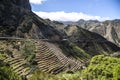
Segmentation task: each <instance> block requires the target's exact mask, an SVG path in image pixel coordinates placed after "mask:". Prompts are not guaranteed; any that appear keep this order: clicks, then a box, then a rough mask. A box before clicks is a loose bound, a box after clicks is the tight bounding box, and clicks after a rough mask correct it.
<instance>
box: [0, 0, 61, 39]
mask: <svg viewBox="0 0 120 80" xmlns="http://www.w3.org/2000/svg"><path fill="white" fill-rule="evenodd" d="M0 36H15V37H23V38H37V39H39V38H47V39H51V38H52V39H53V38H55V37H57V38H62V36H61V34H60V32H58V31H57V30H56V29H55V28H53V27H52V26H50V25H49V24H48V23H47V22H46V21H45V20H44V19H42V18H40V17H38V16H37V15H36V14H34V13H33V12H32V11H31V6H30V3H29V1H28V0H19V1H17V0H1V1H0Z"/></svg>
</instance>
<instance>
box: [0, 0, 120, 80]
mask: <svg viewBox="0 0 120 80" xmlns="http://www.w3.org/2000/svg"><path fill="white" fill-rule="evenodd" d="M81 22H83V27H84V23H85V21H81ZM89 22H90V23H91V22H93V23H96V24H97V23H99V22H98V21H89ZM106 25H107V24H106ZM119 51H120V48H119V47H118V46H116V45H115V44H113V43H111V42H109V41H108V40H106V39H105V38H103V37H102V36H101V35H99V34H97V33H94V32H91V31H88V30H86V29H83V28H81V27H79V26H77V25H64V24H63V23H61V22H58V21H51V20H49V19H42V18H40V17H38V16H37V15H36V14H34V13H33V12H32V11H31V6H30V3H29V0H0V74H1V75H0V80H10V79H12V80H38V79H40V80H44V79H41V78H42V77H43V78H45V79H46V78H48V77H49V76H47V75H46V74H44V73H43V72H46V73H51V74H58V73H60V74H62V72H65V73H71V74H73V73H74V72H76V71H81V70H83V69H84V68H86V67H87V66H88V64H89V62H90V59H91V58H92V57H93V56H95V55H100V54H103V55H107V56H114V57H119V54H120V53H119ZM2 73H4V74H2ZM42 73H43V74H42ZM9 74H10V75H9ZM6 75H7V77H6ZM58 75H59V74H58ZM15 76H16V77H15ZM45 76H46V77H45ZM31 77H33V79H30V78H31ZM38 77H39V78H38ZM6 78H7V79H6ZM19 78H20V79H19ZM36 78H37V79H36ZM51 79H52V78H51ZM46 80H49V79H46ZM54 80H58V79H54ZM62 80H63V79H62Z"/></svg>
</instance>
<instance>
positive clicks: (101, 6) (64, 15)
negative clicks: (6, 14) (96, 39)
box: [30, 0, 120, 21]
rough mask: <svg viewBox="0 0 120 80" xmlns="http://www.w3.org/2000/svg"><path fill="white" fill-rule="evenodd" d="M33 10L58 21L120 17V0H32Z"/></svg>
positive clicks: (46, 17) (39, 14) (102, 19)
mask: <svg viewBox="0 0 120 80" xmlns="http://www.w3.org/2000/svg"><path fill="white" fill-rule="evenodd" d="M30 3H31V6H32V11H33V12H35V13H36V14H37V15H38V16H40V17H42V18H44V19H48V18H49V19H50V20H56V21H78V20H80V19H84V20H99V21H104V20H113V19H120V0H30Z"/></svg>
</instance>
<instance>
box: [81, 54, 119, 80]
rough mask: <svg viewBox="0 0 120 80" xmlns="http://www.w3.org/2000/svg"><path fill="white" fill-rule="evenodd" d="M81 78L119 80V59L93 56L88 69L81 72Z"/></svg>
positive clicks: (88, 79)
mask: <svg viewBox="0 0 120 80" xmlns="http://www.w3.org/2000/svg"><path fill="white" fill-rule="evenodd" d="M82 77H83V79H84V78H85V79H87V80H120V59H119V58H113V57H108V56H104V55H99V56H95V57H93V58H92V60H91V62H90V65H89V66H88V68H86V69H85V70H83V71H82Z"/></svg>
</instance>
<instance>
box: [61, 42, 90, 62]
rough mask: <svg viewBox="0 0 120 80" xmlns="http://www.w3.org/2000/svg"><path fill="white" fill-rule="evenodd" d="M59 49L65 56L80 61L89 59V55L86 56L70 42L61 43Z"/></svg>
mask: <svg viewBox="0 0 120 80" xmlns="http://www.w3.org/2000/svg"><path fill="white" fill-rule="evenodd" d="M60 48H61V49H62V50H63V53H65V55H66V56H72V57H75V58H80V59H82V60H87V59H90V58H91V57H90V55H89V54H87V53H86V52H85V51H84V50H83V49H81V48H80V47H78V46H77V45H75V44H74V43H72V42H70V41H65V42H62V44H60Z"/></svg>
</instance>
